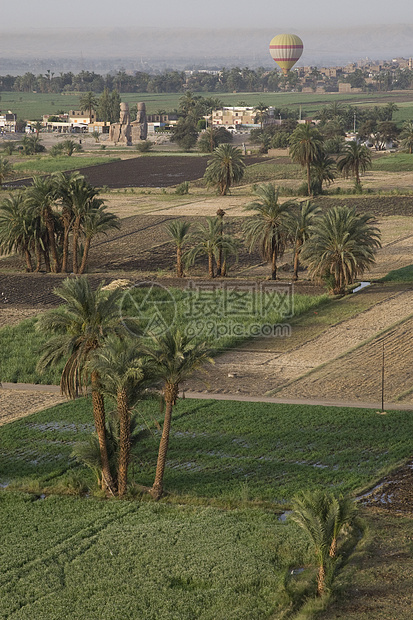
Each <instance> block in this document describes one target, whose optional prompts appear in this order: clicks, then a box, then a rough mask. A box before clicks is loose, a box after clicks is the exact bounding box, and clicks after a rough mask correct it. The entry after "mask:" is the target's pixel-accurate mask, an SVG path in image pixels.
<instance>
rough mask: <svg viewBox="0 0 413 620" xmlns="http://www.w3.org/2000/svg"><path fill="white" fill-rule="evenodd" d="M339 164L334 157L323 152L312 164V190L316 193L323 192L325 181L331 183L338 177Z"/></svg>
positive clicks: (327, 183)
mask: <svg viewBox="0 0 413 620" xmlns="http://www.w3.org/2000/svg"><path fill="white" fill-rule="evenodd" d="M336 171H337V165H336V162H335V160H334V159H333V158H332V157H328V156H327V155H326V154H325V153H322V154H321V155H320V157H319V158H318V159H317V160H316V161H315V162H313V163H312V164H311V180H312V184H311V185H312V190H313V193H314V194H321V193H322V191H323V183H325V184H326V185H330V184H331V183H334V179H335V178H336Z"/></svg>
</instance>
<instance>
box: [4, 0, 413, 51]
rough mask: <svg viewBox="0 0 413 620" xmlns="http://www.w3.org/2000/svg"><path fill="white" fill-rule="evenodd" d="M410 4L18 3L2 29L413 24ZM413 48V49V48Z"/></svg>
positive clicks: (9, 5) (8, 7) (405, 0)
mask: <svg viewBox="0 0 413 620" xmlns="http://www.w3.org/2000/svg"><path fill="white" fill-rule="evenodd" d="M412 23H413V4H412V1H411V0H394V1H393V2H391V1H389V0H345V1H344V2H343V1H342V0H314V1H313V2H309V1H308V0H293V1H291V2H281V0H280V1H278V2H274V1H273V2H269V1H268V0H255V2H250V1H248V0H239V1H238V2H236V3H235V2H227V3H225V2H222V0H207V1H206V2H205V1H203V2H200V0H192V1H190V0H174V1H173V2H171V1H170V0H157V1H156V2H153V3H150V2H147V1H145V2H143V0H140V1H138V2H137V1H136V0H123V1H121V2H114V0H70V1H69V2H64V3H63V2H58V1H56V0H13V1H11V2H4V3H3V6H2V19H1V25H0V30H1V31H8V32H9V33H10V32H12V31H22V30H26V29H30V28H45V27H47V28H49V27H59V26H60V27H79V26H80V27H85V28H89V29H90V28H92V29H93V30H95V31H96V29H98V28H102V27H109V28H113V27H132V28H136V27H146V26H150V27H155V26H158V27H162V28H164V27H167V26H171V27H176V26H178V25H180V26H185V27H186V26H187V27H190V28H194V27H200V28H205V27H211V26H215V27H217V28H220V27H223V28H231V27H235V28H242V27H245V28H249V27H252V28H268V27H270V26H271V25H273V27H274V34H276V33H278V32H280V31H281V32H283V31H286V30H287V31H293V32H294V31H295V32H297V31H298V32H299V30H300V28H301V29H305V28H316V27H317V26H318V27H321V28H326V27H334V26H335V27H349V26H360V25H361V26H363V25H384V24H386V25H389V24H412ZM412 47H413V46H412Z"/></svg>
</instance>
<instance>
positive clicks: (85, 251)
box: [78, 237, 92, 274]
mask: <svg viewBox="0 0 413 620" xmlns="http://www.w3.org/2000/svg"><path fill="white" fill-rule="evenodd" d="M91 241H92V239H91V238H90V237H86V239H85V246H84V248H83V256H82V262H81V264H80V267H79V271H78V273H79V274H82V273H84V272H85V269H86V265H87V259H88V258H89V250H90V242H91Z"/></svg>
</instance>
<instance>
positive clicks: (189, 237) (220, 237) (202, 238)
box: [166, 209, 239, 278]
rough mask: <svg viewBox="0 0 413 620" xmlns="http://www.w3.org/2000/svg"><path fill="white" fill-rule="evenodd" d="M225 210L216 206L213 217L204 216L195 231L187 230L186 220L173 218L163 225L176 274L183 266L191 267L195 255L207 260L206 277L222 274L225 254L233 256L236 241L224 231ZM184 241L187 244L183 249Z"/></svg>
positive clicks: (236, 250) (223, 275)
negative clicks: (171, 247) (172, 250)
mask: <svg viewBox="0 0 413 620" xmlns="http://www.w3.org/2000/svg"><path fill="white" fill-rule="evenodd" d="M224 215H225V212H224V211H222V210H221V209H219V210H218V211H217V216H216V217H207V218H205V223H199V224H198V225H197V226H196V228H195V231H194V232H193V233H190V228H191V224H190V222H187V221H180V220H174V221H172V222H170V223H168V224H167V225H166V231H167V233H168V234H169V236H170V238H171V240H172V241H173V243H174V244H175V246H176V275H177V277H178V278H182V277H183V276H184V267H187V268H188V267H191V266H193V265H194V263H195V261H196V260H197V259H198V258H199V257H206V258H207V261H208V276H209V277H210V278H215V277H220V276H222V277H225V276H226V275H227V272H228V258H229V257H230V256H237V254H238V247H239V242H238V240H237V239H235V238H234V237H232V236H230V235H227V234H225V233H224V226H223V217H224ZM186 245H189V246H190V247H189V248H188V249H184V247H185V246H186Z"/></svg>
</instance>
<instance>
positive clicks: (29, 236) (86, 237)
mask: <svg viewBox="0 0 413 620" xmlns="http://www.w3.org/2000/svg"><path fill="white" fill-rule="evenodd" d="M119 226H120V223H119V219H118V218H117V217H116V216H115V215H114V214H112V213H109V212H108V211H106V206H105V205H104V203H103V200H101V199H100V198H99V197H98V190H97V189H96V188H94V187H93V186H92V185H90V184H89V183H88V182H87V181H86V179H85V178H84V177H83V176H82V175H80V174H79V173H77V172H75V173H72V174H71V175H65V174H63V173H55V174H53V175H51V176H49V177H35V178H34V179H33V183H32V185H31V186H29V187H27V188H26V189H24V190H22V191H17V192H13V193H11V194H10V195H9V197H8V198H5V199H4V200H3V201H2V202H1V203H0V252H1V253H3V254H9V253H11V252H16V253H18V254H20V255H22V256H23V257H24V259H25V262H26V269H27V271H40V270H41V269H42V266H43V264H44V267H45V269H46V271H48V272H49V271H52V272H54V273H59V272H63V273H65V272H68V271H71V272H73V273H79V274H82V273H84V272H85V270H86V267H87V262H88V257H89V250H90V244H91V241H92V239H93V238H94V237H95V236H96V235H98V234H100V233H106V232H107V231H108V230H110V229H113V228H119ZM70 256H71V259H72V261H71V267H70V268H69V258H70Z"/></svg>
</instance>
